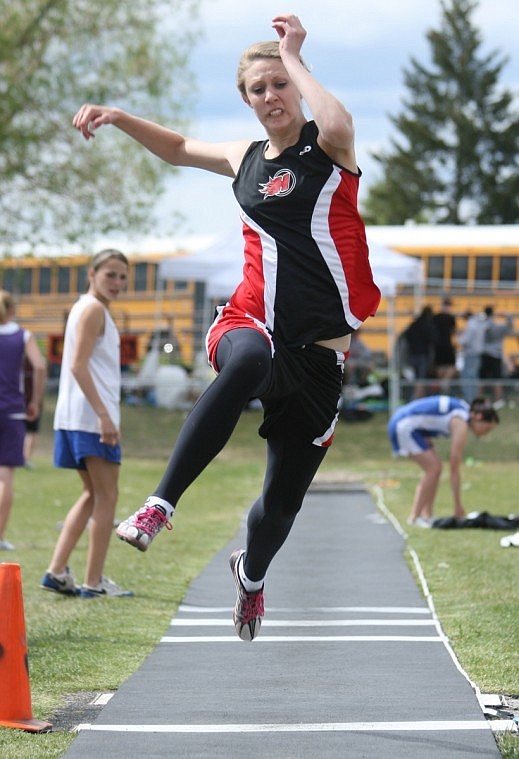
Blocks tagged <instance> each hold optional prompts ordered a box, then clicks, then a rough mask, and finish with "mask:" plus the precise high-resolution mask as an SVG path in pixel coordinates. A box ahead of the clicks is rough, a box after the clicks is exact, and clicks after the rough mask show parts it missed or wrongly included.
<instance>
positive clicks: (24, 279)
mask: <svg viewBox="0 0 519 759" xmlns="http://www.w3.org/2000/svg"><path fill="white" fill-rule="evenodd" d="M32 275H33V269H22V270H21V271H20V292H21V293H22V295H32Z"/></svg>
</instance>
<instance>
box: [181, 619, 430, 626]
mask: <svg viewBox="0 0 519 759" xmlns="http://www.w3.org/2000/svg"><path fill="white" fill-rule="evenodd" d="M228 624H229V620H228V619H227V618H226V619H189V618H185V617H184V618H181V619H177V618H176V617H174V618H173V619H172V620H171V622H170V626H171V627H220V626H222V625H223V626H227V625H228ZM261 626H262V627H435V626H436V622H435V621H434V620H433V619H264V620H263V621H262V624H261Z"/></svg>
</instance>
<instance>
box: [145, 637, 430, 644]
mask: <svg viewBox="0 0 519 759" xmlns="http://www.w3.org/2000/svg"><path fill="white" fill-rule="evenodd" d="M160 642H161V643H240V644H241V645H243V641H240V639H239V638H238V636H237V635H203V636H195V635H191V636H184V635H178V636H177V635H174V636H171V635H165V636H164V637H163V638H161V639H160ZM380 642H386V643H401V642H405V643H443V639H442V638H439V637H437V636H428V635H417V636H414V635H263V636H262V635H260V636H259V637H258V638H255V639H254V645H256V644H257V643H380Z"/></svg>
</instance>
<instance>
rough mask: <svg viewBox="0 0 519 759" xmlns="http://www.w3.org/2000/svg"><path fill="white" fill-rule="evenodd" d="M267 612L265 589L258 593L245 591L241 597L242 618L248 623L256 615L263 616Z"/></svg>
mask: <svg viewBox="0 0 519 759" xmlns="http://www.w3.org/2000/svg"><path fill="white" fill-rule="evenodd" d="M264 613H265V609H264V600H263V591H262V590H258V591H256V593H247V592H243V594H241V598H240V620H241V621H242V622H243V623H244V624H247V622H250V621H251V619H255V617H262V616H263V614H264Z"/></svg>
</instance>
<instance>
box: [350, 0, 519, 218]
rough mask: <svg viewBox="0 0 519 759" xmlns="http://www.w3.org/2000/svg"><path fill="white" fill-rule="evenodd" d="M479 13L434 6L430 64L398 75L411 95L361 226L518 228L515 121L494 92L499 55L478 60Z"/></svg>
mask: <svg viewBox="0 0 519 759" xmlns="http://www.w3.org/2000/svg"><path fill="white" fill-rule="evenodd" d="M477 4H478V3H477V2H473V1H472V0H441V8H442V19H441V23H440V28H439V29H438V30H431V31H429V32H428V34H427V39H428V41H429V43H430V48H431V54H432V62H433V65H432V66H431V68H427V67H426V66H424V65H422V64H420V63H419V62H418V61H417V60H416V59H414V58H412V59H411V64H410V66H409V68H408V69H404V77H405V79H404V81H405V85H406V87H407V90H408V93H409V94H408V96H407V97H406V98H405V99H404V102H403V111H402V112H401V113H400V114H399V115H397V116H394V117H391V121H392V123H393V124H394V126H395V127H396V128H397V130H398V131H399V132H400V135H401V137H400V138H394V139H392V140H391V149H390V150H389V151H388V152H382V153H380V154H375V155H374V156H373V157H374V158H375V159H376V160H377V161H378V162H379V163H380V165H381V167H382V179H381V180H380V181H379V182H377V183H375V184H374V185H373V186H372V187H370V189H369V193H368V197H367V199H366V203H365V209H364V215H365V218H366V220H367V221H368V223H371V224H402V223H404V222H405V221H406V220H410V219H412V220H414V221H416V222H422V223H423V222H429V223H445V224H464V223H479V224H507V223H515V222H517V221H518V220H519V173H518V172H517V159H518V155H519V114H518V113H517V112H516V111H514V108H513V99H514V98H513V94H512V93H511V92H510V91H508V90H506V89H504V88H503V87H501V86H499V77H500V74H501V72H502V70H503V67H504V66H505V64H506V62H507V58H506V56H504V55H502V54H500V53H499V52H498V51H494V52H492V53H490V54H488V55H484V54H483V53H482V52H481V46H482V40H481V35H480V33H479V31H478V29H477V28H475V27H474V25H473V23H472V14H473V12H474V10H475V8H476V7H477Z"/></svg>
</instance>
